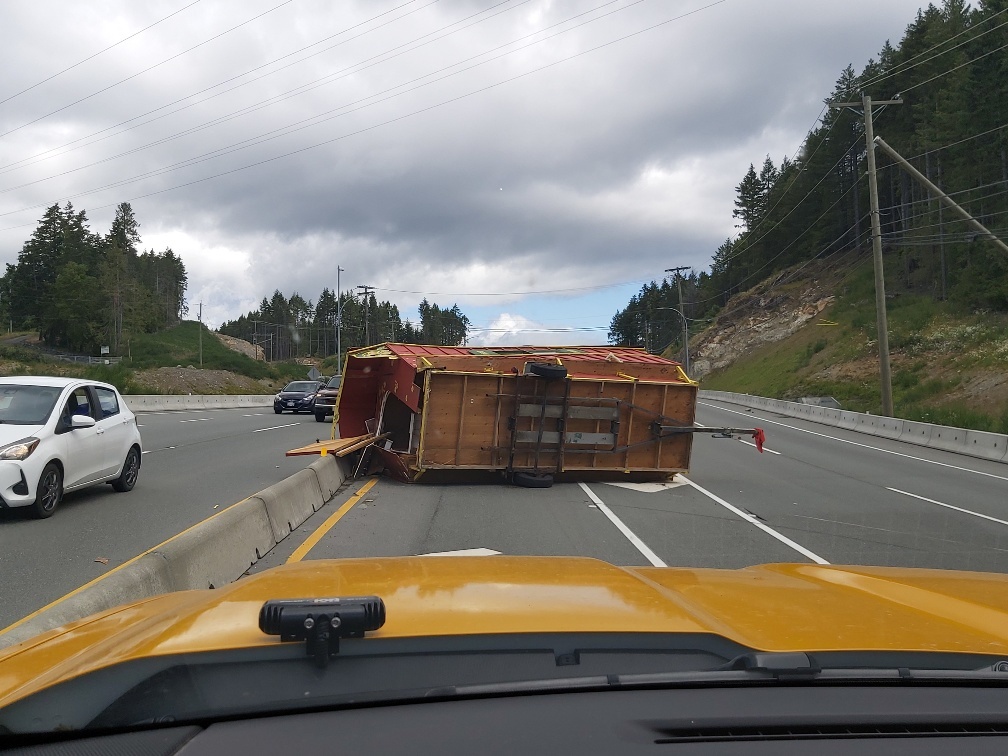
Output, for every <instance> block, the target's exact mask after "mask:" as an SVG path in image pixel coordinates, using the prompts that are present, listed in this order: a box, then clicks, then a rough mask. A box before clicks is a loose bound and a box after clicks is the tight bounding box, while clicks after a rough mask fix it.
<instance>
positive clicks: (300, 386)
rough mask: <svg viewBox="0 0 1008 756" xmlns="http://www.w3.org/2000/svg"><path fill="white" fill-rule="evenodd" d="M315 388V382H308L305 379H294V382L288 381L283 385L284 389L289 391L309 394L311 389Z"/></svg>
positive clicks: (314, 389) (316, 387)
mask: <svg viewBox="0 0 1008 756" xmlns="http://www.w3.org/2000/svg"><path fill="white" fill-rule="evenodd" d="M317 389H318V384H317V383H309V382H306V381H301V382H297V381H295V382H294V383H288V384H287V385H286V386H284V391H290V392H292V393H296V392H300V393H302V394H310V393H312V392H313V391H316V390H317Z"/></svg>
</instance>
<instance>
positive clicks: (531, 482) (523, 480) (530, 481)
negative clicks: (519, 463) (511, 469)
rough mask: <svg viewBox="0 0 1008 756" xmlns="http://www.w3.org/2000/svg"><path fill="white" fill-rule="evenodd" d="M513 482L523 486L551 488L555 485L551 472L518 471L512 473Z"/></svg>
mask: <svg viewBox="0 0 1008 756" xmlns="http://www.w3.org/2000/svg"><path fill="white" fill-rule="evenodd" d="M511 482H512V483H514V484H515V485H516V486H521V487H522V488H549V487H550V486H552V485H553V476H552V475H550V474H549V473H545V474H541V475H540V474H538V473H530V472H516V473H513V474H512V475H511Z"/></svg>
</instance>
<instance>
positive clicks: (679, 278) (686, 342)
mask: <svg viewBox="0 0 1008 756" xmlns="http://www.w3.org/2000/svg"><path fill="white" fill-rule="evenodd" d="M684 270H689V267H688V266H685V265H680V266H679V267H678V268H666V269H665V272H666V273H674V274H675V280H676V288H677V289H678V291H679V317H681V318H682V327H683V350H684V353H685V356H686V359H685V360H684V362H683V366H684V367H685V369H686V375H689V326H687V325H686V313H685V312H684V309H683V301H682V276H681V275H679V274H680V273H681V272H682V271H684Z"/></svg>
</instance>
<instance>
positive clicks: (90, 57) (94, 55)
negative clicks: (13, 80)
mask: <svg viewBox="0 0 1008 756" xmlns="http://www.w3.org/2000/svg"><path fill="white" fill-rule="evenodd" d="M199 2H200V0H192V2H191V3H189V4H188V5H186V6H183V7H182V8H179V9H178V10H177V11H173V12H171V13H169V14H168V15H167V16H162V17H161V18H159V19H158V20H157V21H155V22H154V23H152V24H148V25H147V26H145V27H144V28H142V29H140V30H139V31H135V32H133V33H132V34H129V35H127V36H125V37H123V38H122V39H120V40H119V41H118V42H113V43H112V44H111V45H108V46H107V47H103V48H102V49H101V50H99V51H98V52H95V53H92V54H91V55H88V56H87V57H86V58H82V59H81V60H78V61H77V62H76V63H74V64H72V65H69V66H67V67H66V68H63V69H61V70H59V71H57V72H56V73H54V74H51V75H50V76H47V77H46V78H44V79H41V80H39V81H36V82H35V83H34V84H32V85H31V86H27V87H25V88H24V89H22V90H20V91H18V92H15V93H14V94H12V95H7V97H5V98H4V99H2V100H0V105H3V104H5V103H8V102H10V101H11V100H13V99H16V98H18V97H20V96H21V95H23V94H25V93H27V92H30V91H32V90H33V89H35V88H36V87H40V86H42V85H43V84H46V83H47V82H50V81H52V80H53V79H56V78H58V77H60V76H62V75H63V74H65V73H67V72H69V71H72V70H73V69H75V68H77V67H78V66H81V65H84V64H85V63H87V62H88V61H89V60H94V59H95V58H97V57H98V56H99V55H102V54H104V53H107V52H108V51H109V50H111V49H113V48H115V47H118V46H119V45H121V44H123V43H124V42H128V41H129V40H131V39H133V38H134V37H138V36H140V35H141V34H143V33H144V32H145V31H149V30H151V29H153V28H154V27H155V26H157V25H158V24H161V23H164V22H165V21H167V20H168V19H169V18H173V17H174V16H177V15H178V14H179V13H182V12H183V11H186V10H189V9H190V8H192V7H193V6H194V5H196V4H197V3H199Z"/></svg>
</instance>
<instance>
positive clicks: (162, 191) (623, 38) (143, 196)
mask: <svg viewBox="0 0 1008 756" xmlns="http://www.w3.org/2000/svg"><path fill="white" fill-rule="evenodd" d="M724 2H726V0H715V1H714V2H712V3H709V4H708V5H705V6H702V7H700V8H696V9H694V10H691V11H687V12H686V13H681V14H679V15H678V16H674V17H672V18H668V19H666V20H664V21H661V22H658V23H656V24H652V25H651V26H647V27H645V28H643V29H639V30H637V31H635V32H631V33H629V34H625V35H623V36H621V37H617V38H616V39H612V40H609V41H608V42H603V43H601V44H599V45H595V46H594V47H590V48H588V49H586V50H582V51H580V52H577V53H574V54H572V55H569V56H567V57H564V58H560V59H558V60H555V61H553V62H551V63H546V64H544V65H542V66H539V67H537V68H533V69H531V70H529V71H525V72H524V73H521V74H516V75H514V76H511V77H508V78H506V79H502V80H500V81H497V82H494V83H492V84H488V85H486V86H483V87H480V88H478V89H474V90H470V91H469V92H466V93H464V94H461V95H457V96H455V97H451V98H449V99H447V100H442V101H441V102H437V103H434V104H433V105H428V106H426V107H423V108H420V109H418V110H414V111H411V112H409V113H405V114H403V115H400V116H396V117H393V118H389V119H387V120H385V121H381V122H379V123H376V124H372V125H371V126H366V127H363V128H360V129H357V130H356V131H351V132H348V133H346V134H342V135H340V136H338V137H333V138H331V139H326V140H324V141H321V142H316V143H315V144H311V145H307V146H305V147H300V148H298V149H295V150H291V151H289V152H286V153H282V154H279V155H275V156H273V157H270V158H264V159H262V160H258V161H255V162H252V163H248V164H246V165H243V166H239V167H237V168H232V169H229V170H226V171H221V172H220V173H216V174H212V175H210V176H204V177H202V178H199V179H193V180H192V181H187V182H184V183H181V184H177V185H175V186H171V187H167V188H165V189H158V190H155V191H152V192H147V193H145V194H140V195H136V196H134V197H131V198H130V199H128V200H125V201H127V202H132V201H136V200H139V199H146V198H148V197H153V196H157V195H159V194H165V193H166V192H171V191H175V190H177V189H184V188H186V187H189V186H194V185H196V184H200V183H203V182H206V181H211V180H213V179H217V178H222V177H224V176H229V175H231V174H234V173H239V172H241V171H245V170H248V169H250V168H255V167H258V166H261V165H266V164H268V163H272V162H275V161H277V160H282V159H285V158H288V157H292V156H294V155H298V154H301V153H303V152H308V151H310V150H313V149H316V148H318V147H323V146H325V145H329V144H334V143H336V142H339V141H342V140H344V139H348V138H350V137H352V136H358V135H360V134H364V133H367V132H370V131H374V130H375V129H378V128H381V127H382V126H388V125H391V124H393V123H398V122H399V121H404V120H406V119H409V118H412V117H414V116H417V115H421V114H423V113H427V112H429V111H432V110H435V109H437V108H440V107H443V106H445V105H449V104H452V103H455V102H459V101H461V100H465V99H467V98H469V97H473V96H474V95H477V94H482V93H483V92H487V91H489V90H491V89H495V88H497V87H500V86H503V85H505V84H510V83H512V82H515V81H518V80H520V79H524V78H526V77H528V76H532V75H534V74H537V73H541V72H542V71H545V70H548V69H550V68H553V67H555V66H558V65H561V64H563V63H568V62H570V61H571V60H575V59H576V58H580V57H582V56H584V55H588V54H590V53H593V52H597V51H599V50H602V49H604V48H607V47H611V46H612V45H615V44H618V43H620V42H625V41H626V40H628V39H632V38H634V37H637V36H640V35H641V34H645V33H647V32H650V31H654V30H655V29H658V28H660V27H662V26H666V25H668V24H670V23H673V22H675V21H679V20H682V19H684V18H687V17H688V16H692V15H694V14H696V13H700V12H701V11H704V10H708V9H709V8H712V7H714V6H717V5H721V4H722V3H724ZM386 99H390V98H386ZM372 104H373V103H372ZM122 183H124V182H117V183H114V184H110V185H107V186H105V187H101V188H99V189H95V190H91V191H90V192H84V193H79V194H76V195H73V196H72V197H64V198H61V199H60V200H57V202H63V201H67V200H69V199H79V198H80V197H82V196H86V195H87V194H89V193H94V192H97V191H101V190H103V189H108V188H114V187H115V186H119V185H121V184H122ZM120 202H122V200H120V201H117V202H115V203H111V204H107V205H100V206H98V207H92V210H101V209H105V208H108V207H113V206H114V205H118V204H120ZM50 204H51V203H50ZM47 206H49V205H48V204H45V203H43V204H39V205H33V206H30V207H25V208H20V209H19V210H12V211H8V212H6V213H0V217H2V216H5V215H13V214H15V213H18V212H24V211H26V210H33V209H37V208H39V207H47ZM27 225H31V224H30V223H27V224H18V225H14V226H7V227H5V228H0V231H9V230H12V229H16V228H22V227H24V226H27Z"/></svg>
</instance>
